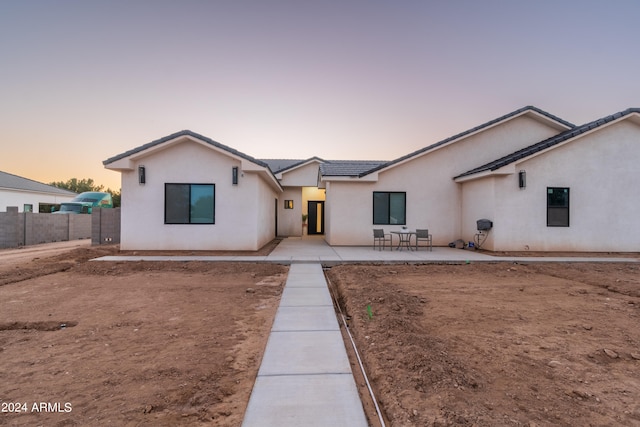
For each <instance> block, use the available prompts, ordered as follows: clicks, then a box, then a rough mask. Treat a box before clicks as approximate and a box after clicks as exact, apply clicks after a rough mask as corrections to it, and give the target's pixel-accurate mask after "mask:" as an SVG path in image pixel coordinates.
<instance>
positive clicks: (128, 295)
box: [0, 247, 287, 426]
mask: <svg viewBox="0 0 640 427" xmlns="http://www.w3.org/2000/svg"><path fill="white" fill-rule="evenodd" d="M115 252H116V249H114V248H113V247H111V248H100V247H98V248H89V247H87V248H83V249H75V250H73V251H71V252H67V253H65V254H64V255H60V256H56V257H50V258H39V259H34V260H31V261H29V260H25V259H15V260H13V258H12V261H11V262H6V261H5V262H2V258H1V256H2V253H0V307H1V309H0V366H1V368H0V405H1V407H0V425H24V426H36V425H46V426H105V425H114V426H116V425H117V426H143V425H148V426H175V425H213V426H238V425H240V424H241V422H242V418H243V416H244V412H245V409H246V405H247V402H248V400H249V395H250V393H251V389H252V387H253V382H254V379H255V376H256V374H257V371H258V368H259V366H260V361H261V358H262V351H263V350H264V347H265V345H266V340H267V337H268V333H269V330H270V328H271V324H272V322H273V317H274V314H275V310H276V308H277V306H278V303H279V299H280V294H281V291H282V286H283V284H284V280H285V278H286V272H287V268H286V267H284V266H277V265H267V264H231V263H224V264H218V263H215V264H212V263H197V262H192V263H182V262H179V263H156V262H135V263H122V262H120V263H116V262H108V263H103V262H87V260H88V259H90V258H93V257H96V256H100V255H105V254H113V253H115Z"/></svg>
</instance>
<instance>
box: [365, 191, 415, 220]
mask: <svg viewBox="0 0 640 427" xmlns="http://www.w3.org/2000/svg"><path fill="white" fill-rule="evenodd" d="M406 210H407V193H404V192H402V193H400V192H383V191H374V192H373V223H374V224H382V225H386V224H388V225H391V224H399V225H405V224H406V223H407V215H406Z"/></svg>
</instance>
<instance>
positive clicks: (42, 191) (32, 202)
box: [0, 171, 77, 213]
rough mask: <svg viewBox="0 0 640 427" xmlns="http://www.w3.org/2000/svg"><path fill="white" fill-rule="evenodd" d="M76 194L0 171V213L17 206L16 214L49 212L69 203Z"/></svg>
mask: <svg viewBox="0 0 640 427" xmlns="http://www.w3.org/2000/svg"><path fill="white" fill-rule="evenodd" d="M75 196H77V194H76V193H74V192H73V191H68V190H64V189H62V188H58V187H54V186H53V185H47V184H43V183H41V182H38V181H34V180H32V179H28V178H23V177H21V176H18V175H14V174H11V173H8V172H2V171H0V212H5V211H6V210H7V207H8V206H17V207H18V212H36V213H38V212H42V213H46V212H51V208H52V207H53V206H57V205H59V204H60V203H63V202H68V201H71V199H73V198H74V197H75Z"/></svg>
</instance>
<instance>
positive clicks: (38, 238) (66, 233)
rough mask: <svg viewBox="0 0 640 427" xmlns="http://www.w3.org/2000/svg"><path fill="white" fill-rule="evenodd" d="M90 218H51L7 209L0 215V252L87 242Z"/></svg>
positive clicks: (89, 234)
mask: <svg viewBox="0 0 640 427" xmlns="http://www.w3.org/2000/svg"><path fill="white" fill-rule="evenodd" d="M90 237H91V215H53V214H41V213H31V212H18V207H16V206H10V207H8V208H7V211H6V212H0V248H16V247H19V246H28V245H38V244H41V243H51V242H61V241H68V240H78V239H88V238H90Z"/></svg>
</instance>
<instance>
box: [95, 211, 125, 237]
mask: <svg viewBox="0 0 640 427" xmlns="http://www.w3.org/2000/svg"><path fill="white" fill-rule="evenodd" d="M116 243H118V244H119V243H120V208H115V209H104V208H93V210H92V213H91V244H92V245H109V244H116Z"/></svg>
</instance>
